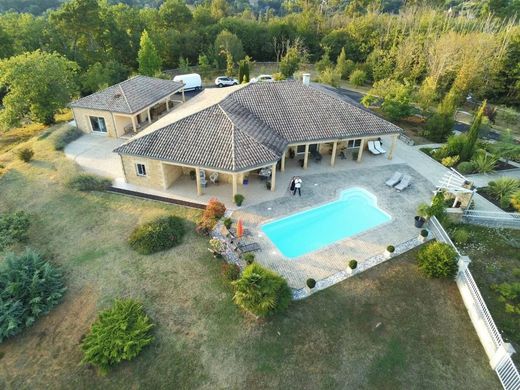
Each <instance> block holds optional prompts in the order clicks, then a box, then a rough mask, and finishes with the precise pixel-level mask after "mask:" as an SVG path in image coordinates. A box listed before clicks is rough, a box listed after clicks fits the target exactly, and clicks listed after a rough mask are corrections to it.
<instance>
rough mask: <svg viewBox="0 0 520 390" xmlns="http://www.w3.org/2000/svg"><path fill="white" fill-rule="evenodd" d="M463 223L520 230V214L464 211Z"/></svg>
mask: <svg viewBox="0 0 520 390" xmlns="http://www.w3.org/2000/svg"><path fill="white" fill-rule="evenodd" d="M462 221H463V222H466V223H471V224H475V225H483V226H491V227H508V228H513V229H520V213H506V212H505V211H482V210H464V214H463V215H462Z"/></svg>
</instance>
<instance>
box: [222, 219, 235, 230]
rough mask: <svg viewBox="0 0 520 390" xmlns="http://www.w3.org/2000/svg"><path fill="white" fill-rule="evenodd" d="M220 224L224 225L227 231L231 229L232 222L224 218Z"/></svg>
mask: <svg viewBox="0 0 520 390" xmlns="http://www.w3.org/2000/svg"><path fill="white" fill-rule="evenodd" d="M222 223H223V224H224V226H225V227H226V229H229V228H230V227H231V225H232V224H233V220H232V219H231V218H224V220H223V221H222Z"/></svg>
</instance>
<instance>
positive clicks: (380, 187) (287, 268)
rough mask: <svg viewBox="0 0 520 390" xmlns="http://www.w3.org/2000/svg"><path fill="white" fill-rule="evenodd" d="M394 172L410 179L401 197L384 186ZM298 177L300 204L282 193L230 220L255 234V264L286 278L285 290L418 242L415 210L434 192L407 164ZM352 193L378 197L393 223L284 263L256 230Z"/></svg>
mask: <svg viewBox="0 0 520 390" xmlns="http://www.w3.org/2000/svg"><path fill="white" fill-rule="evenodd" d="M396 170H399V171H400V172H401V173H405V174H409V175H411V176H412V185H411V186H410V187H409V188H408V189H406V190H405V191H402V192H397V191H396V190H395V189H393V188H389V187H387V186H386V185H385V184H384V182H385V181H386V180H387V179H388V178H389V177H391V176H392V175H393V173H394V172H395V171H396ZM301 177H302V179H303V187H302V197H301V198H300V197H298V196H295V197H293V196H292V195H290V194H289V193H288V191H285V193H284V194H283V195H282V196H281V197H279V198H276V199H273V200H268V201H265V202H260V203H257V204H254V205H251V206H246V207H242V208H240V209H239V210H237V211H235V212H234V213H233V214H232V217H233V219H234V220H238V219H239V218H240V219H242V221H243V222H244V225H245V226H246V227H247V228H248V229H249V230H251V231H252V233H253V236H252V237H251V238H250V239H251V240H254V241H256V242H258V243H259V244H260V246H261V247H262V251H261V252H259V253H258V254H257V256H256V257H257V261H258V262H259V263H261V264H262V265H264V266H266V267H268V268H270V269H272V270H274V271H276V272H278V273H279V274H281V275H282V276H284V277H285V278H286V279H287V281H288V283H289V286H290V287H292V288H295V289H298V288H302V287H304V286H305V281H306V280H307V279H308V278H314V279H316V280H321V279H325V278H327V277H330V276H331V275H334V274H336V273H338V272H341V271H344V270H345V269H346V265H347V263H348V261H349V260H351V259H356V260H358V262H359V263H360V264H361V263H363V261H366V260H367V259H369V258H371V257H373V256H374V255H376V254H380V253H382V252H384V250H385V248H386V247H387V246H388V245H394V246H396V245H398V244H400V243H403V242H405V241H408V240H410V239H413V238H414V237H416V236H417V235H418V229H416V228H415V227H414V216H415V215H416V209H417V206H418V204H419V203H422V202H428V201H429V200H430V199H431V196H432V191H433V189H434V186H433V185H432V184H431V183H429V182H428V181H427V180H426V179H425V178H423V177H422V176H421V175H420V174H418V173H417V171H415V170H414V169H413V168H411V167H410V166H408V165H406V164H391V165H386V166H379V167H377V168H365V167H359V168H358V169H355V170H345V171H338V170H335V171H332V172H329V173H320V174H307V175H301ZM352 187H361V188H364V189H366V190H368V191H369V192H371V193H373V194H374V195H376V196H377V198H378V207H379V208H381V209H383V210H384V211H386V212H387V213H388V214H390V216H391V217H392V220H391V221H390V222H387V223H385V224H383V225H380V226H378V227H376V228H374V229H371V230H369V231H367V232H364V233H361V234H358V235H356V236H354V237H350V238H347V239H344V240H340V241H338V242H336V243H334V244H331V245H329V246H327V247H326V248H324V249H321V250H318V251H315V252H312V253H310V254H306V255H304V256H301V257H298V258H296V259H287V258H285V257H284V256H283V255H282V254H281V253H280V252H279V251H278V250H277V248H276V247H275V246H274V244H272V242H271V241H270V240H269V239H268V238H267V237H266V236H265V235H264V234H263V233H262V232H261V230H260V227H261V225H262V224H263V223H265V222H268V221H271V220H274V219H278V218H280V217H284V216H287V215H290V214H293V213H296V212H300V211H303V210H306V209H310V208H313V207H316V206H318V205H322V204H324V203H328V202H331V201H334V200H336V199H337V198H338V195H339V192H341V191H342V190H344V189H348V188H352Z"/></svg>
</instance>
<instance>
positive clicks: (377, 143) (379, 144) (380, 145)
mask: <svg viewBox="0 0 520 390" xmlns="http://www.w3.org/2000/svg"><path fill="white" fill-rule="evenodd" d="M374 148H375V149H376V150H377V151H378V152H379V153H380V154H385V153H386V150H384V149H383V143H382V142H381V141H374Z"/></svg>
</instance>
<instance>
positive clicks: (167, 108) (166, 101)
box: [165, 97, 170, 112]
mask: <svg viewBox="0 0 520 390" xmlns="http://www.w3.org/2000/svg"><path fill="white" fill-rule="evenodd" d="M169 100H170V98H169V97H167V98H166V100H165V103H166V112H168V111H170V105H169V104H168V102H169Z"/></svg>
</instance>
